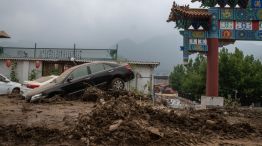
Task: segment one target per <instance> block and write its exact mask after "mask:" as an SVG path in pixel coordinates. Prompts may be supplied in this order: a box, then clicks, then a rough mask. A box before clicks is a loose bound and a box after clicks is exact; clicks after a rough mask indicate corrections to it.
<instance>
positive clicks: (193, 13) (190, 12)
mask: <svg viewBox="0 0 262 146" xmlns="http://www.w3.org/2000/svg"><path fill="white" fill-rule="evenodd" d="M178 15H179V16H182V18H185V17H186V18H189V19H209V18H210V16H211V14H209V13H208V10H207V9H190V8H189V6H178V5H177V4H176V3H175V2H174V3H173V7H172V9H171V12H170V15H169V18H168V20H167V22H170V21H177V20H178V19H179V18H177V16H178Z"/></svg>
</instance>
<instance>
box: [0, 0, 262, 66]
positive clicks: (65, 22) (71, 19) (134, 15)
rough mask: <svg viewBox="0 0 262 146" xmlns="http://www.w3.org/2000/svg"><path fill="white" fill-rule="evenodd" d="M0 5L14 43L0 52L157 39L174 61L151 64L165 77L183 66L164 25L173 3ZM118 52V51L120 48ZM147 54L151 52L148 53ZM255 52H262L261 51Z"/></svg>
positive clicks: (24, 1)
mask: <svg viewBox="0 0 262 146" xmlns="http://www.w3.org/2000/svg"><path fill="white" fill-rule="evenodd" d="M176 1H177V3H178V4H180V5H182V4H190V6H192V7H198V6H199V5H200V4H199V3H194V4H192V3H191V2H190V1H191V0H176ZM0 2H1V5H0V18H1V20H0V30H5V31H6V32H7V33H8V34H10V36H11V37H12V38H11V39H8V40H1V41H0V45H2V46H5V45H8V46H10V45H13V46H23V47H33V45H34V42H37V45H38V47H73V44H74V43H76V45H77V47H79V48H110V47H112V46H114V45H115V44H117V43H119V42H121V41H123V40H128V41H129V42H133V43H135V44H143V43H145V42H150V41H149V40H154V43H156V44H157V40H158V39H156V38H163V39H162V40H161V39H159V40H161V41H162V42H159V43H158V44H163V45H158V48H157V49H159V50H161V51H162V52H166V53H167V54H172V55H173V57H172V56H170V57H168V59H167V58H166V60H165V59H163V58H158V57H156V58H154V57H152V56H151V57H149V58H150V59H151V60H152V61H160V62H161V63H162V62H163V64H164V65H162V67H161V68H163V70H165V71H167V70H170V68H171V67H172V66H173V65H175V64H177V63H181V62H182V60H180V59H181V58H182V57H181V53H178V52H177V50H178V48H179V46H180V45H182V37H181V36H179V34H178V30H176V29H174V24H173V23H166V20H167V18H168V15H169V12H170V8H171V6H172V3H173V0H0ZM168 37H171V38H170V39H168ZM163 41H169V42H165V43H163ZM247 44H248V45H247ZM236 45H237V46H240V47H241V46H245V45H246V46H250V45H251V46H254V48H260V47H261V45H262V44H261V43H255V42H244V43H237V44H236ZM124 46H125V45H124ZM138 46H143V45H138ZM144 46H145V45H144ZM147 46H148V45H147ZM119 47H120V50H121V45H120V46H119ZM151 47H152V48H154V46H151ZM231 47H234V46H231ZM141 49H145V48H141ZM146 49H148V51H150V48H146ZM254 50H255V52H254V51H250V50H247V51H245V50H244V51H245V52H247V53H249V54H252V53H256V51H258V50H259V49H254ZM259 51H260V52H261V51H262V48H261V50H259ZM123 54H125V53H123ZM151 55H152V54H151ZM155 55H156V56H157V55H161V54H155ZM164 55H165V54H163V55H162V56H164ZM144 56H145V55H144ZM124 57H126V56H124ZM127 57H129V56H127ZM258 57H259V56H258ZM164 58H165V56H164ZM177 58H179V59H177ZM138 59H139V58H138ZM143 59H144V58H140V60H143ZM167 62H168V63H167Z"/></svg>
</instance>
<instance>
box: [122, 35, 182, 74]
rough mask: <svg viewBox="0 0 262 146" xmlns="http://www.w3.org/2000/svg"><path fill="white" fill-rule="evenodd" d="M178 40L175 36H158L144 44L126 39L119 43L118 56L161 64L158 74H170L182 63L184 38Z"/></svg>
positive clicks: (157, 70)
mask: <svg viewBox="0 0 262 146" xmlns="http://www.w3.org/2000/svg"><path fill="white" fill-rule="evenodd" d="M176 38H178V37H176V36H175V35H165V36H157V37H153V38H151V39H149V40H146V41H144V42H142V43H135V42H134V41H132V40H130V39H124V40H121V41H119V42H118V46H119V50H118V54H119V56H120V57H123V58H127V59H128V60H139V61H155V62H160V66H159V67H158V68H157V69H156V74H169V72H170V71H171V70H172V69H173V67H174V65H176V64H179V63H182V52H181V51H180V45H181V44H180V42H182V38H181V40H178V39H176Z"/></svg>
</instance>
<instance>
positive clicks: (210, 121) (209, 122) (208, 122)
mask: <svg viewBox="0 0 262 146" xmlns="http://www.w3.org/2000/svg"><path fill="white" fill-rule="evenodd" d="M206 123H207V124H211V125H213V124H216V122H215V121H212V120H206Z"/></svg>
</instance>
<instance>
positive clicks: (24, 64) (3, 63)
mask: <svg viewBox="0 0 262 146" xmlns="http://www.w3.org/2000/svg"><path fill="white" fill-rule="evenodd" d="M76 61H77V62H80V63H85V62H92V61H88V60H76ZM68 62H69V61H68V60H64V61H62V60H52V59H27V58H0V73H1V74H3V75H5V76H6V77H8V78H11V72H12V70H13V72H14V73H15V77H16V78H17V79H18V81H19V82H20V83H23V82H24V81H27V80H30V76H35V78H39V77H41V76H45V75H50V74H51V73H50V67H48V66H50V65H53V67H54V69H57V70H59V69H60V70H61V68H62V70H63V67H64V66H65V64H68ZM69 63H70V62H69ZM71 63H72V62H71ZM120 63H128V64H130V66H131V67H132V69H133V71H134V74H135V78H134V79H133V80H131V81H129V82H127V83H126V89H127V90H129V91H137V92H139V93H143V94H150V93H151V91H152V89H153V85H154V77H153V75H154V69H155V68H156V67H157V66H158V65H159V64H160V63H159V62H145V61H121V62H120ZM14 64H16V65H14ZM47 64H48V66H47ZM13 65H14V66H13ZM12 66H13V67H12ZM61 66H62V67H61ZM60 72H61V71H60Z"/></svg>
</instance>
